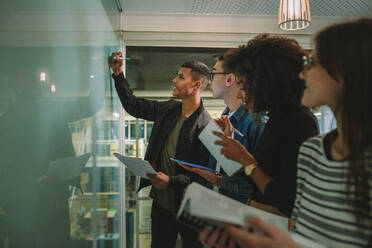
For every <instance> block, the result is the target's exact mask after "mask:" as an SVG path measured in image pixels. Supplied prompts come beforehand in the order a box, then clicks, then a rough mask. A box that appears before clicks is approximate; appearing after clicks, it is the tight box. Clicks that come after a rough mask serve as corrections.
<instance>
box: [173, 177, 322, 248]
mask: <svg viewBox="0 0 372 248" xmlns="http://www.w3.org/2000/svg"><path fill="white" fill-rule="evenodd" d="M247 214H249V215H253V216H257V217H259V218H261V219H262V220H264V221H265V222H268V223H270V224H272V225H274V226H276V227H278V228H280V229H282V230H283V231H286V232H287V231H288V219H287V218H285V217H282V216H278V215H275V214H271V213H268V212H265V211H262V210H260V209H256V208H253V207H251V206H248V205H246V204H243V203H241V202H238V201H236V200H233V199H231V198H228V197H226V196H224V195H221V194H219V193H217V192H215V191H213V190H210V189H208V188H206V187H203V186H202V185H200V184H198V183H196V182H193V183H191V184H190V185H189V186H188V187H187V189H186V192H185V195H184V197H183V200H182V202H181V207H180V209H179V211H178V213H177V219H178V221H180V222H181V223H183V224H185V225H187V226H189V227H190V228H192V229H194V230H196V231H198V232H200V231H201V230H202V229H204V228H205V227H207V226H213V227H215V228H217V227H223V226H224V225H225V223H230V224H234V225H238V226H241V227H242V228H243V229H245V230H247V231H250V232H254V233H257V234H262V232H261V231H260V230H258V229H255V228H252V227H250V226H248V225H247V224H246V222H245V220H244V216H245V215H247ZM290 235H291V236H292V238H293V240H294V241H295V242H296V244H297V245H298V246H299V247H301V248H325V246H323V245H320V244H318V243H316V242H314V241H312V240H309V239H307V238H304V237H302V236H299V235H297V234H292V233H291V234H290Z"/></svg>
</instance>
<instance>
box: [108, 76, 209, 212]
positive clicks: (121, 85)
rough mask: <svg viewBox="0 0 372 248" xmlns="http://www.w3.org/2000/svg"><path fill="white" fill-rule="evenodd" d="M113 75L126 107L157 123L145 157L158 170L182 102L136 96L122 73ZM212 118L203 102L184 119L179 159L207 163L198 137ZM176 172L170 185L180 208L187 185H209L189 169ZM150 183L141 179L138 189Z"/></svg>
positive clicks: (178, 143) (179, 138)
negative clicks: (161, 155) (193, 183)
mask: <svg viewBox="0 0 372 248" xmlns="http://www.w3.org/2000/svg"><path fill="white" fill-rule="evenodd" d="M113 78H114V80H115V87H116V91H117V93H118V96H119V98H120V101H121V104H122V105H123V108H124V109H125V110H126V111H127V112H128V113H129V114H130V115H132V116H134V117H136V118H141V119H145V120H149V121H153V122H154V126H153V128H152V131H151V136H150V140H149V144H148V146H147V150H146V154H145V160H147V161H149V162H150V163H151V164H152V165H153V167H154V168H155V169H158V168H159V166H158V163H160V156H159V155H160V154H161V151H162V148H163V145H164V142H165V140H166V138H167V137H168V135H169V133H170V132H171V131H172V130H173V128H174V127H175V125H176V123H177V120H178V118H179V117H180V116H181V112H182V103H181V102H179V101H175V100H169V101H164V102H159V101H154V100H147V99H143V98H139V97H136V96H134V95H133V92H132V91H131V90H130V89H129V84H128V81H127V80H126V79H125V77H124V75H123V74H120V75H118V76H114V75H113ZM210 120H211V117H210V115H209V113H208V112H207V111H206V110H205V109H204V106H203V103H201V104H200V106H199V108H198V109H197V110H196V111H195V112H194V113H193V114H192V115H191V116H190V117H189V118H187V119H186V120H185V121H184V123H183V125H182V127H181V130H180V133H179V136H178V141H177V147H176V158H177V159H181V160H184V161H187V162H192V163H196V164H200V165H206V166H207V165H208V160H209V152H208V150H207V148H206V147H205V146H204V145H203V144H202V143H201V142H200V140H199V138H198V136H199V134H200V132H201V131H202V130H203V129H204V127H205V126H206V125H207V124H208V122H209V121H210ZM175 174H176V175H175V176H171V177H170V182H169V187H172V188H174V189H175V190H176V207H177V208H178V207H179V205H180V203H181V200H182V196H183V193H184V190H185V188H186V186H187V185H188V184H190V183H191V182H193V181H196V182H198V183H200V184H203V185H209V184H208V183H207V181H206V180H205V179H203V178H202V177H200V176H199V175H197V174H195V173H193V172H189V171H187V170H185V169H183V168H182V167H181V166H179V165H176V164H175ZM149 185H150V181H149V180H147V179H141V183H140V186H139V189H138V190H141V189H142V188H143V187H146V186H149Z"/></svg>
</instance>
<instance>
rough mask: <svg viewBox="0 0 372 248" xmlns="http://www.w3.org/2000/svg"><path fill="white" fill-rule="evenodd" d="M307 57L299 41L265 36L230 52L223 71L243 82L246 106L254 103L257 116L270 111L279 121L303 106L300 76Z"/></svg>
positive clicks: (260, 36) (302, 86) (302, 84)
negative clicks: (281, 117)
mask: <svg viewBox="0 0 372 248" xmlns="http://www.w3.org/2000/svg"><path fill="white" fill-rule="evenodd" d="M304 55H305V51H304V50H303V49H302V48H301V47H300V46H299V45H298V44H297V42H296V41H295V40H292V39H288V38H285V37H279V36H270V35H268V34H261V35H258V36H256V37H255V38H254V39H252V40H250V41H249V42H248V43H247V44H246V45H243V46H240V47H239V48H236V49H231V50H229V51H228V52H227V53H226V54H225V55H224V58H225V61H224V63H223V67H224V70H225V71H233V72H235V74H236V75H237V76H238V79H239V80H242V81H243V82H242V83H243V85H244V88H245V90H246V103H247V105H249V103H250V102H253V103H254V112H257V113H258V112H262V111H268V113H269V115H270V117H275V116H281V115H282V114H284V113H285V112H286V111H288V110H289V109H293V108H296V107H299V106H301V97H302V94H303V90H304V81H303V80H302V79H300V78H299V77H298V74H299V72H300V71H301V70H302V68H303V66H302V57H303V56H304Z"/></svg>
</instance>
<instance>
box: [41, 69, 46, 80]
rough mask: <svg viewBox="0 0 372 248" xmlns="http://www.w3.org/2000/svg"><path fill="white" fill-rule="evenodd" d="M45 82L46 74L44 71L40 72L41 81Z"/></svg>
mask: <svg viewBox="0 0 372 248" xmlns="http://www.w3.org/2000/svg"><path fill="white" fill-rule="evenodd" d="M45 80H46V73H45V72H43V71H42V72H40V81H41V82H45Z"/></svg>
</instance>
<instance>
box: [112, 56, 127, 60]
mask: <svg viewBox="0 0 372 248" xmlns="http://www.w3.org/2000/svg"><path fill="white" fill-rule="evenodd" d="M109 59H111V60H131V59H132V58H130V57H125V58H124V57H114V56H109Z"/></svg>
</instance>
